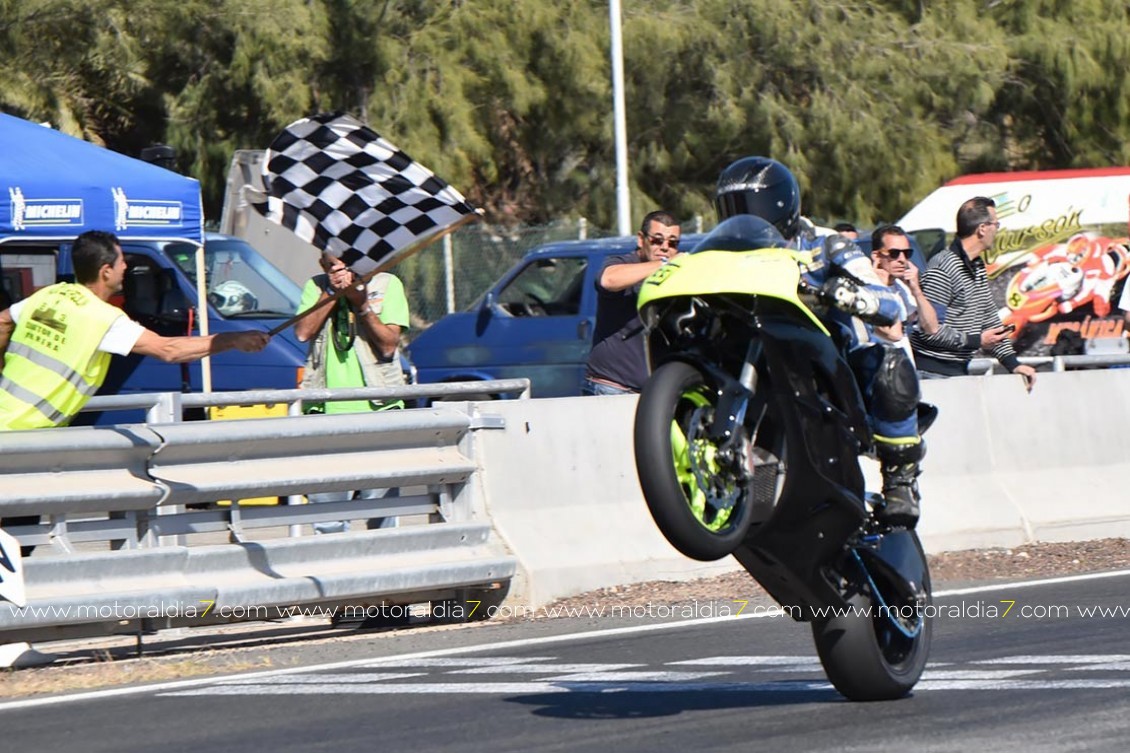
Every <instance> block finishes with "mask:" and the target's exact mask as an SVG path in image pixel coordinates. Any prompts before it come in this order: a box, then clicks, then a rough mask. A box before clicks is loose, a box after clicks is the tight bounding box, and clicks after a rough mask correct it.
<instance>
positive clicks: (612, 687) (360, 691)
mask: <svg viewBox="0 0 1130 753" xmlns="http://www.w3.org/2000/svg"><path fill="white" fill-rule="evenodd" d="M254 688H255V686H251V685H221V686H216V687H211V688H195V689H192V690H178V691H173V692H171V693H163V694H162V695H163V696H177V697H183V696H201V695H204V696H214V695H260V694H261V695H320V694H325V695H401V694H423V695H430V694H436V693H451V694H456V695H460V694H467V695H490V694H501V695H522V694H532V693H701V692H713V693H785V692H796V691H805V692H809V691H830V690H832V686H831V684H829V683H827V682H728V683H700V682H577V683H552V682H465V683H464V682H425V683H409V682H406V683H388V684H385V685H343V686H341V687H338V686H335V685H295V686H292V687H286V688H281V687H279V686H277V685H260V686H258V691H261V692H257V691H256V690H254Z"/></svg>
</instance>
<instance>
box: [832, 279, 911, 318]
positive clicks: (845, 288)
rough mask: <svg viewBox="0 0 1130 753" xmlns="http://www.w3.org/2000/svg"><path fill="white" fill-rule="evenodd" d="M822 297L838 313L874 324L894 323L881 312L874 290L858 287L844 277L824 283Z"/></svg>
mask: <svg viewBox="0 0 1130 753" xmlns="http://www.w3.org/2000/svg"><path fill="white" fill-rule="evenodd" d="M824 295H825V296H827V298H828V300H829V301H830V302H831V304H832V305H833V306H835V307H836V308H838V309H839V310H840V311H843V312H846V313H848V314H851V315H853V316H858V317H859V318H861V319H866V320H869V321H871V322H872V323H874V324H882V325H888V324H891V323H892V322H893V321H894V319H893V318H891V316H890V315H889V314H887V313H886V312H883V311H882V303H881V301H880V300H879V296H878V294H877V293H876V292H875V291H874V290H868V289H867V288H865V287H860V286H859V285H858V284H856V283H855V282H854V281H853V280H849V279H848V278H846V277H833V278H832V279H830V280H828V281H827V282H826V283H824Z"/></svg>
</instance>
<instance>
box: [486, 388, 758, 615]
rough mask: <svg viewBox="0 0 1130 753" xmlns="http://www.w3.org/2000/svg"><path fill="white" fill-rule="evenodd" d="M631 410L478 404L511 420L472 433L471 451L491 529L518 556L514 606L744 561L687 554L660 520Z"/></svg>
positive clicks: (620, 404) (623, 401)
mask: <svg viewBox="0 0 1130 753" xmlns="http://www.w3.org/2000/svg"><path fill="white" fill-rule="evenodd" d="M635 407H636V397H635V396H607V397H570V398H551V399H544V400H528V401H521V402H517V401H499V402H493V403H489V404H488V403H481V404H480V408H481V409H482V410H484V411H488V410H489V412H490V413H492V414H499V415H501V416H502V417H503V419H504V421H505V424H506V428H505V430H503V431H490V432H479V433H478V434H477V435H476V436H475V441H476V443H477V446H476V448H475V457H476V458H477V459H478V460H479V462H480V463H481V464H482V465H481V468H482V473H481V474H480V478H481V481H482V483H483V485H484V495H483V496H484V499H485V500H486V504H487V510H488V512H489V514H490V518H491V520H492V521H493V524H494V526H495V530H496V531H497V533H498V534H499V535H500V536H501V538H502V540H503V541H505V542H507V543H508V545H509V546H510V548H511V549H512V551H513V552H514V553H515V555H516V556H517V558H518V561H519V577H518V578H516V579H515V580H514V581H513V582H512V583H511V588H510V597H509V601H510V603H512V604H518V605H523V606H537V605H540V604H544V603H546V602H548V601H552V600H553V599H556V598H559V597H562V596H567V595H572V594H576V593H581V592H583V591H586V590H590V589H595V588H601V587H605V586H613V585H618V584H624V583H634V582H638V581H645V580H685V579H690V578H696V577H705V576H708V575H715V574H718V573H722V572H728V571H733V570H735V569H737V568H738V565H737V563H736V562H734V561H733V560H731V559H727V560H724V561H722V562H717V563H703V562H696V561H694V560H691V559H688V558H686V557H684V556H682V555H681V554H679V553H678V552H677V551H675V549H674V548H673V547H671V545H670V544H668V543H667V541H666V539H664V538H663V536H662V534H660V533H659V529H657V528H656V527H655V524H654V523H653V522H652V520H651V516H650V514H649V513H648V510H647V505H646V503H645V502H644V500H643V495H642V494H641V492H640V488H639V482H638V481H637V479H636V468H635V454H634V452H633V449H632V423H633V420H634V418H633V417H634V416H635ZM488 435H489V436H488Z"/></svg>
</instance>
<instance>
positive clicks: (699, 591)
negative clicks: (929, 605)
mask: <svg viewBox="0 0 1130 753" xmlns="http://www.w3.org/2000/svg"><path fill="white" fill-rule="evenodd" d="M1127 568H1130V539H1102V540H1097V541H1087V542H1071V543H1051V544H1030V545H1026V546H1021V547H1016V548H1015V549H984V550H971V551H962V552H946V553H943V554H938V555H934V556H932V557H930V572H931V576H932V578H933V582H934V588H935V590H940V589H943V588H946V587H954V586H959V585H965V584H970V583H975V582H976V583H984V582H991V581H995V580H1032V579H1039V578H1050V577H1056V576H1065V575H1073V574H1079V573H1087V572H1102V571H1109V570H1121V569H1127ZM767 598H768V597H767V596H766V595H765V593H764V591H763V590H762V589H761V588H760V587H759V586H758V585H757V584H756V583H755V582H754V581H753V580H752V579H751V578H750V577H749V576H748V575H746V574H745V573H744V572H736V573H730V574H726V575H721V576H717V577H713V578H704V579H700V580H694V581H652V582H647V583H636V584H632V585H627V586H617V587H614V588H605V589H600V590H597V591H591V592H588V593H584V594H578V595H577V596H573V597H570V598H568V599H561V600H559V601H557V602H555V603H554V604H551V605H548V606H547V607H546V608H545V609H542V610H539V611H538V612H537V615H538V616H536V617H528V618H525V619H554V618H553V617H551V616H549V615H551V614H553V613H555V612H556V613H557V614H559V615H564V614H569V613H570V612H572V613H573V614H577V610H581V609H584V608H585V607H588V606H591V605H594V604H602V603H615V604H617V605H620V606H623V607H633V606H640V607H654V606H677V605H688V604H697V605H703V604H706V603H718V604H721V603H725V604H728V605H732V604H733V602H734V600H750V601H753V600H755V599H767ZM496 621H497V620H491V623H494V622H496ZM512 621H513V620H512ZM479 624H488V623H479ZM406 629H408V630H415V629H418V628H416V627H408V628H406ZM425 629H452V628H425ZM454 629H461V628H454ZM224 630H226V631H232V635H235V636H238V632H239V631H241V630H242V631H246V632H248V633H250V632H251V631H254V630H257V631H258V633H257V634H256V635H255V636H254V637H248V639H247V640H240V639H239V638H238V637H237V638H234V639H228V640H225V641H223V642H221V643H220V644H219V645H221V646H223V647H222V648H216V647H215V646H216V645H217V644H216V641H215V640H214V638H215V635H214V634H213V635H212V638H213V640H211V641H209V640H206V639H205V636H204V634H205V633H206V632H207V631H203V630H202V631H201V634H200V637H199V638H194V637H193V635H192V633H194V632H195V631H190V635H189V636H188V637H185V638H181V639H179V640H177V641H175V642H172V643H171V644H170V646H169V647H168V648H167V649H165V650H163V651H161V650H159V651H154V652H153V653H151V654H150V655H147V656H143V657H142V658H136V657H135V655H134V653H133V651H132V649H131V646H130V644H129V643H128V641H122V640H118V641H117V643H116V644H115V643H113V642H111V641H109V640H106V641H91V642H89V643H87V644H77V645H76V644H71V645H68V646H65V647H64V649H65V650H62V651H60V650H59V649H58V648H56V647H54V646H52V645H51V644H47V645H44V646H40V647H39V648H40V649H41V650H44V651H58V653H59V659H58V660H57V661H56V662H55V663H54V664H51V665H48V666H44V667H37V668H31V669H21V670H3V669H0V699H14V698H21V697H29V696H36V695H43V694H51V693H62V692H77V691H83V690H93V689H97V688H106V687H112V686H117V685H125V684H130V683H142V682H160V681H167V680H179V679H186V678H191V677H200V676H207V675H212V674H224V673H232V672H239V671H250V670H267V669H277V668H280V667H281V666H283V665H284V664H285V663H287V662H286V660H283V659H280V658H276V656H275V655H273V654H272V653H271V652H270V651H269V649H270V648H271V647H272V646H275V645H277V644H278V643H288V644H290V645H294V644H296V643H299V642H304V643H308V644H313V643H317V642H333V641H335V640H341V639H342V638H343V637H344V636H351V635H352V636H355V635H357V633H358V632H362V631H342V630H340V629H338V630H331V629H329V628H328V626H326V625H321V626H319V625H313V624H311V625H308V626H306V627H301V626H297V627H296V628H294V629H292V630H289V631H288V630H285V629H279V628H274V629H273V630H272V631H265V630H264V629H263V628H262V627H261V626H260V627H258V628H256V627H253V626H243V627H239V626H231V627H227V628H224ZM365 632H368V631H365Z"/></svg>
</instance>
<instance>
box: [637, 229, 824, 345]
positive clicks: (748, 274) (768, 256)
mask: <svg viewBox="0 0 1130 753" xmlns="http://www.w3.org/2000/svg"><path fill="white" fill-rule="evenodd" d="M811 262H812V254H811V253H810V252H807V251H794V250H792V249H787V248H762V249H756V250H752V251H699V252H697V253H694V254H679V255H678V256H676V257H675V258H674V259H672V260H671V261H669V262H667V263H666V264H664V265H663V266H662V267H660V268H659V269H657V270H656V271H655V272H653V273H652V275H651V276H650V277H648V278H647V279H646V280H644V281H643V285H642V286H641V288H640V295H639V299H638V301H637V304H636V305H637V308H639V309H640V310H641V311H642V310H643V309H644V307H645V306H647V305H648V304H652V303H656V302H658V301H662V300H664V299H668V298H679V297H686V296H694V295H711V294H717V293H740V294H745V295H760V296H769V297H771V298H779V299H781V300H782V301H786V302H788V303H791V304H793V305H794V306H796V307H797V308H798V309H800V310H801V311H803V312H804V314H805V316H807V317H808V318H809V320H811V321H812V323H813V324H814V325H816V327H817V328H819V329H820V331H821V332H823V333H824V334H828V330H827V328H826V327H825V326H824V325H823V323H821V321H820V320H819V319H818V318H817V317H816V314H814V313H812V310H811V309H809V308H808V307H807V306H805V305H804V302H803V301H801V300H800V296H799V295H798V294H797V286H798V285H799V283H800V265H801V264H810V263H811ZM645 321H646V320H645Z"/></svg>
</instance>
